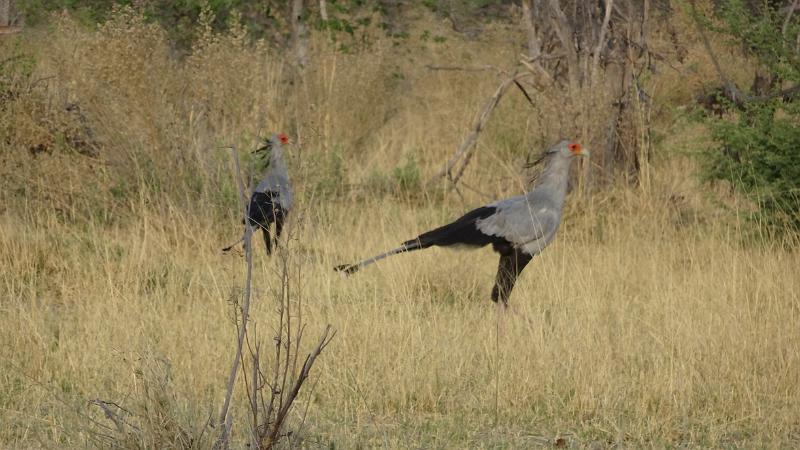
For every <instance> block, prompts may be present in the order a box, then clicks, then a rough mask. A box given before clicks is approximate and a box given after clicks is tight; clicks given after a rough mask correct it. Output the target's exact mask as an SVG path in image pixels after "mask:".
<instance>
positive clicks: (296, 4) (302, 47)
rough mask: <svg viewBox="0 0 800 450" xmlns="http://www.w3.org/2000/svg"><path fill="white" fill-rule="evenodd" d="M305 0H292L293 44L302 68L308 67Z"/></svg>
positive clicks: (296, 57)
mask: <svg viewBox="0 0 800 450" xmlns="http://www.w3.org/2000/svg"><path fill="white" fill-rule="evenodd" d="M303 14H304V11H303V0H293V1H292V46H293V47H294V55H295V62H296V63H297V67H298V68H299V69H300V70H304V69H305V68H307V67H308V30H307V29H306V23H305V19H304V17H303Z"/></svg>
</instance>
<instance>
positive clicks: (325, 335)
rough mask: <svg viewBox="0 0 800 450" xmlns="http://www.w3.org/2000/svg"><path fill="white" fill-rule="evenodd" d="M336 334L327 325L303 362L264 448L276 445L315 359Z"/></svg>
mask: <svg viewBox="0 0 800 450" xmlns="http://www.w3.org/2000/svg"><path fill="white" fill-rule="evenodd" d="M331 331H333V333H331ZM329 334H330V336H329ZM334 336H336V330H333V329H332V328H331V326H330V325H327V326H326V327H325V331H323V332H322V336H321V337H320V340H319V343H318V344H317V346H316V347H315V348H314V350H313V351H312V352H311V353H310V354H308V355H307V356H306V360H305V362H304V363H303V368H302V369H301V370H300V374H299V375H298V377H297V380H296V381H295V383H294V386H293V387H292V390H291V391H290V392H289V394H288V395H287V397H286V401H285V402H284V403H283V404H282V405H281V408H280V410H279V411H278V414H277V416H276V417H275V421H274V422H273V423H272V429H271V430H270V432H269V434H268V435H267V436H266V442H265V444H264V445H263V448H271V447H272V446H273V445H274V443H275V441H276V439H277V438H278V433H279V432H280V430H281V427H282V425H283V422H284V420H285V419H286V415H287V414H288V412H289V409H290V408H291V406H292V403H294V400H295V399H296V398H297V394H298V393H299V392H300V388H301V387H302V386H303V383H304V382H305V381H306V379H307V378H308V375H309V373H310V372H311V367H312V366H313V365H314V361H316V359H317V357H318V356H319V355H320V353H322V351H323V350H324V349H325V347H327V346H328V344H330V343H331V340H333V338H334Z"/></svg>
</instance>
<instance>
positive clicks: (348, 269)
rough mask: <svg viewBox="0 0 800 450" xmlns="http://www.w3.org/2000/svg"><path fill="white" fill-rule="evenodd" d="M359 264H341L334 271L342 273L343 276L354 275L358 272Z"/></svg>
mask: <svg viewBox="0 0 800 450" xmlns="http://www.w3.org/2000/svg"><path fill="white" fill-rule="evenodd" d="M358 268H359V267H358V264H341V265H338V266H336V267H334V268H333V270H335V271H337V272H339V273H341V274H342V275H352V274H354V273H356V272H357V271H358Z"/></svg>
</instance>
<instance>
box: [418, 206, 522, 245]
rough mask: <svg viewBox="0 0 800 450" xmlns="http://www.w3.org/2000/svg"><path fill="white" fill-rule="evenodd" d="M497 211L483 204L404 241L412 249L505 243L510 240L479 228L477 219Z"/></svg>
mask: <svg viewBox="0 0 800 450" xmlns="http://www.w3.org/2000/svg"><path fill="white" fill-rule="evenodd" d="M495 211H497V208H495V207H494V206H483V207H480V208H477V209H473V210H472V211H470V212H468V213H466V214H464V215H463V216H461V217H460V218H458V219H457V220H456V221H454V222H452V223H449V224H447V225H444V226H441V227H439V228H436V229H434V230H431V231H428V232H427V233H422V234H421V235H419V236H418V237H417V238H416V239H411V240H408V241H406V242H403V245H404V246H406V247H411V249H413V250H416V249H422V248H428V247H431V246H434V245H437V246H440V247H447V246H451V245H468V246H471V247H483V246H484V245H489V244H493V245H503V244H508V241H506V240H505V239H503V238H501V237H498V236H490V235H488V234H486V233H484V232H482V231H481V230H479V229H478V226H477V223H476V222H477V221H478V220H479V219H485V218H487V217H489V216H491V215H492V214H494V213H495Z"/></svg>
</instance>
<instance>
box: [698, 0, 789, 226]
mask: <svg viewBox="0 0 800 450" xmlns="http://www.w3.org/2000/svg"><path fill="white" fill-rule="evenodd" d="M719 16H720V17H721V18H722V24H723V25H722V28H721V30H720V31H722V32H723V33H725V34H727V35H728V36H730V37H731V40H732V42H734V43H735V44H738V45H741V46H742V47H743V48H744V50H745V51H746V52H747V53H748V55H750V56H751V57H753V58H754V59H755V60H756V61H757V63H758V64H757V66H756V70H757V73H756V81H755V82H754V83H753V88H752V92H750V94H749V95H746V96H745V98H746V99H745V101H743V102H740V103H739V104H738V105H733V104H730V105H728V106H729V107H730V108H733V107H736V108H738V109H737V110H736V113H735V114H732V115H729V116H728V117H722V118H718V119H712V120H711V122H710V124H711V129H712V133H713V135H714V137H715V139H716V141H717V142H718V143H719V146H718V147H717V148H714V149H711V150H710V151H708V152H707V153H706V155H705V156H706V160H705V164H704V169H703V170H704V173H703V175H704V177H705V179H706V180H711V181H713V180H725V181H728V182H730V183H731V185H732V186H733V187H734V188H735V189H737V190H738V191H740V192H742V193H744V194H746V195H747V196H748V197H749V198H751V199H752V200H753V201H754V202H755V204H756V205H757V206H758V208H759V214H758V215H759V221H760V222H761V223H763V224H766V225H768V226H769V227H770V228H771V231H773V232H778V233H779V234H780V233H783V232H785V231H795V232H797V231H800V128H798V125H800V101H798V98H797V95H792V94H789V95H787V91H785V90H783V89H784V88H785V87H786V86H798V85H800V54H798V52H797V50H796V48H795V46H794V44H793V43H792V42H789V41H788V40H787V39H786V38H785V36H796V35H797V33H798V30H800V26H798V24H797V20H796V19H795V20H793V21H790V22H787V23H786V25H785V27H786V28H785V31H786V33H785V34H784V33H783V32H782V28H783V27H784V20H785V16H784V15H783V14H781V12H780V11H778V10H777V9H775V8H774V7H770V6H768V5H767V4H765V6H763V7H762V8H761V9H760V10H759V11H758V13H756V14H754V13H753V11H752V10H751V9H750V8H749V7H748V6H747V5H746V4H745V2H743V1H742V0H728V1H727V2H726V3H725V4H724V5H723V7H722V8H721V10H720V12H719ZM762 73H766V75H763V74H762ZM759 79H766V80H767V82H766V83H764V82H762V83H760V85H759V83H758V81H759ZM731 117H733V118H731Z"/></svg>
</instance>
